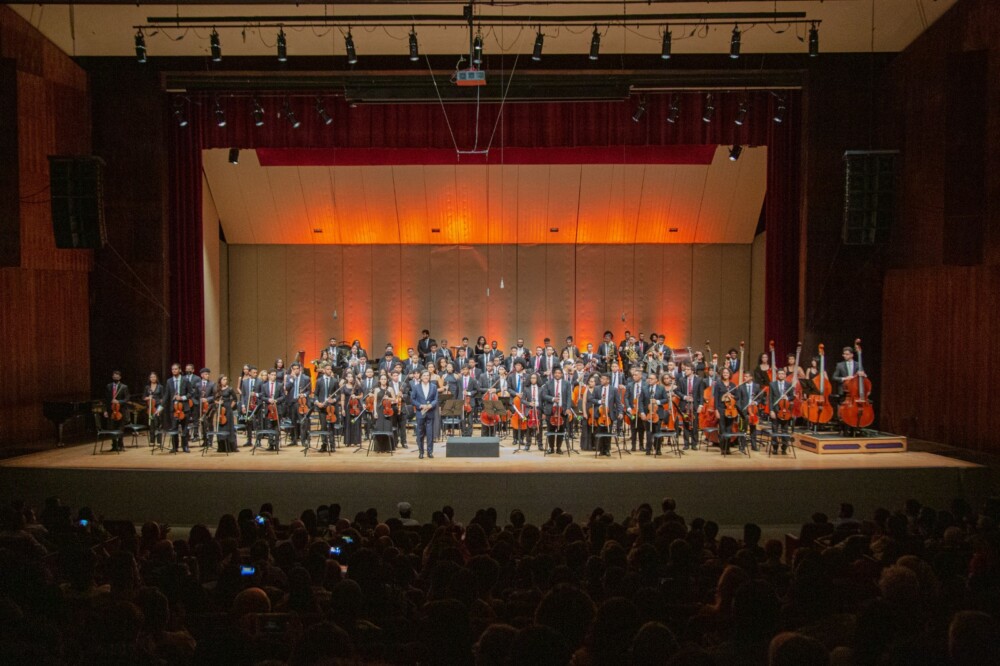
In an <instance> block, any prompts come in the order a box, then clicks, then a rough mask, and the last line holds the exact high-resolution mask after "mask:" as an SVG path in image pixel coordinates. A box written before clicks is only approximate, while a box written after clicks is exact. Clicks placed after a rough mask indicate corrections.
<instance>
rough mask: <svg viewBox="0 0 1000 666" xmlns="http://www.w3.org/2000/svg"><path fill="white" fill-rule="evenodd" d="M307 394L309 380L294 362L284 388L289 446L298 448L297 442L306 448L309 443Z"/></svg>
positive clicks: (310, 408)
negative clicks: (290, 436)
mask: <svg viewBox="0 0 1000 666" xmlns="http://www.w3.org/2000/svg"><path fill="white" fill-rule="evenodd" d="M309 393H310V390H309V378H308V377H306V376H305V375H304V374H302V364H301V363H299V362H298V361H296V362H295V363H292V369H291V372H290V373H289V375H288V381H287V386H285V402H286V405H287V407H286V412H287V414H288V416H289V419H290V420H291V422H292V441H291V442H289V443H288V445H289V446H298V443H299V442H301V443H302V446H306V445H308V443H309V412H311V411H312V405H311V404H310V400H309Z"/></svg>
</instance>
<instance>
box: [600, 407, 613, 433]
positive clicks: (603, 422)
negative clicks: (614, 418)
mask: <svg viewBox="0 0 1000 666" xmlns="http://www.w3.org/2000/svg"><path fill="white" fill-rule="evenodd" d="M597 425H599V426H601V427H602V428H608V427H610V426H611V416H609V415H608V408H607V407H605V406H604V405H603V404H602V405H601V406H600V408H598V410H597Z"/></svg>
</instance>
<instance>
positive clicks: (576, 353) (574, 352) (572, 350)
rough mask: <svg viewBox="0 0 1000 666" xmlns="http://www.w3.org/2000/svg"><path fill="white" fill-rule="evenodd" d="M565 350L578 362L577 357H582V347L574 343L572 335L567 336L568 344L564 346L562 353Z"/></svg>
mask: <svg viewBox="0 0 1000 666" xmlns="http://www.w3.org/2000/svg"><path fill="white" fill-rule="evenodd" d="M564 352H568V353H569V357H570V358H571V359H573V361H574V362H576V359H578V358H580V348H579V347H577V346H576V345H575V344H574V343H573V336H572V335H567V336H566V345H565V346H564V347H563V348H562V351H561V352H560V354H562V353H564Z"/></svg>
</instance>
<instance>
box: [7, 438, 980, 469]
mask: <svg viewBox="0 0 1000 666" xmlns="http://www.w3.org/2000/svg"><path fill="white" fill-rule="evenodd" d="M92 450H93V449H92V447H91V446H85V445H81V446H72V447H66V448H57V449H52V450H50V451H44V452H41V453H34V454H30V455H26V456H20V457H17V458H10V459H7V460H3V461H0V468H4V467H12V468H43V469H44V468H48V469H53V468H56V469H89V470H97V469H100V470H157V471H164V470H171V471H177V472H192V471H197V472H208V471H231V472H232V471H238V472H275V471H280V472H296V473H311V474H312V473H314V474H348V473H365V472H374V473H383V474H385V473H387V474H422V473H487V474H491V473H493V474H512V473H521V474H531V473H553V472H558V473H599V474H616V473H629V472H642V473H648V472H668V473H682V472H725V471H734V472H749V471H762V472H764V471H794V470H837V469H871V470H878V469H917V468H974V467H978V465H975V464H973V463H968V462H964V461H962V460H957V459H954V458H948V457H945V456H940V455H935V454H933V453H920V452H913V451H911V452H907V453H888V454H880V455H866V454H843V455H838V456H819V455H816V454H814V453H810V452H807V451H801V450H800V451H797V454H798V455H797V457H793V456H792V454H791V453H789V454H788V455H775V456H770V457H768V455H767V454H766V453H763V452H754V453H751V455H750V457H747V456H745V455H737V454H732V455H729V456H723V455H721V454H720V453H719V450H718V449H710V450H705V449H704V448H701V449H699V450H698V451H685V452H684V455H683V456H681V457H680V458H678V457H676V456H675V455H672V454H663V455H661V456H659V457H657V456H647V455H645V454H643V453H641V452H635V453H632V454H631V455H629V454H628V453H625V454H623V456H622V457H621V459H619V457H618V454H617V453H615V454H613V456H612V457H611V458H607V457H600V458H598V457H595V456H594V454H593V452H581V453H579V454H574V455H572V456H567V455H566V453H565V452H564V453H563V455H561V456H559V455H549V456H545V455H543V454H542V452H541V451H538V450H532V451H530V452H524V451H522V452H520V453H515V452H514V448H513V446H511V445H510V444H509V443H506V445H502V446H501V447H500V457H499V458H448V457H446V447H445V446H442V445H440V444H438V445H436V446H435V450H434V458H433V459H430V458H426V457H425V458H424V459H423V460H420V459H418V457H417V449H416V446H415V445H412V444H411V445H410V448H408V449H398V450H397V451H396V453H395V454H393V455H391V456H390V455H388V454H385V453H380V454H376V453H372V454H371V455H366V453H365V451H358V449H356V448H349V449H344V448H338V449H337V451H336V452H335V453H332V454H329V455H327V454H326V453H319V452H318V451H316V450H315V449H311V450H310V451H309V454H308V455H303V454H302V448H301V447H293V448H284V449H282V450H281V452H279V453H273V452H268V451H264V450H258V451H257V453H256V454H253V455H251V453H250V449H249V448H240V450H239V453H234V454H230V455H228V456H227V455H225V454H224V453H217V452H214V451H213V452H211V453H207V454H206V455H204V456H203V455H202V453H201V447H200V446H198V445H195V446H194V447H192V449H191V453H178V454H170V453H160V452H156V453H153V454H151V453H150V450H149V449H148V448H147V447H146V445H145V441H144V440H140V445H139V448H138V449H132V448H129V449H126V451H125V452H124V453H121V454H116V453H109V452H107V451H105V452H104V453H100V454H98V455H92Z"/></svg>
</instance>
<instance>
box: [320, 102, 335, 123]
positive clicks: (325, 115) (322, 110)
mask: <svg viewBox="0 0 1000 666" xmlns="http://www.w3.org/2000/svg"><path fill="white" fill-rule="evenodd" d="M316 113H318V114H319V117H320V118H321V119H322V120H323V124H324V125H330V124H332V123H333V117H332V116H331V115H330V114H329V113H327V112H326V108H325V107H324V106H323V100H321V99H319V98H318V97H317V98H316Z"/></svg>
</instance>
